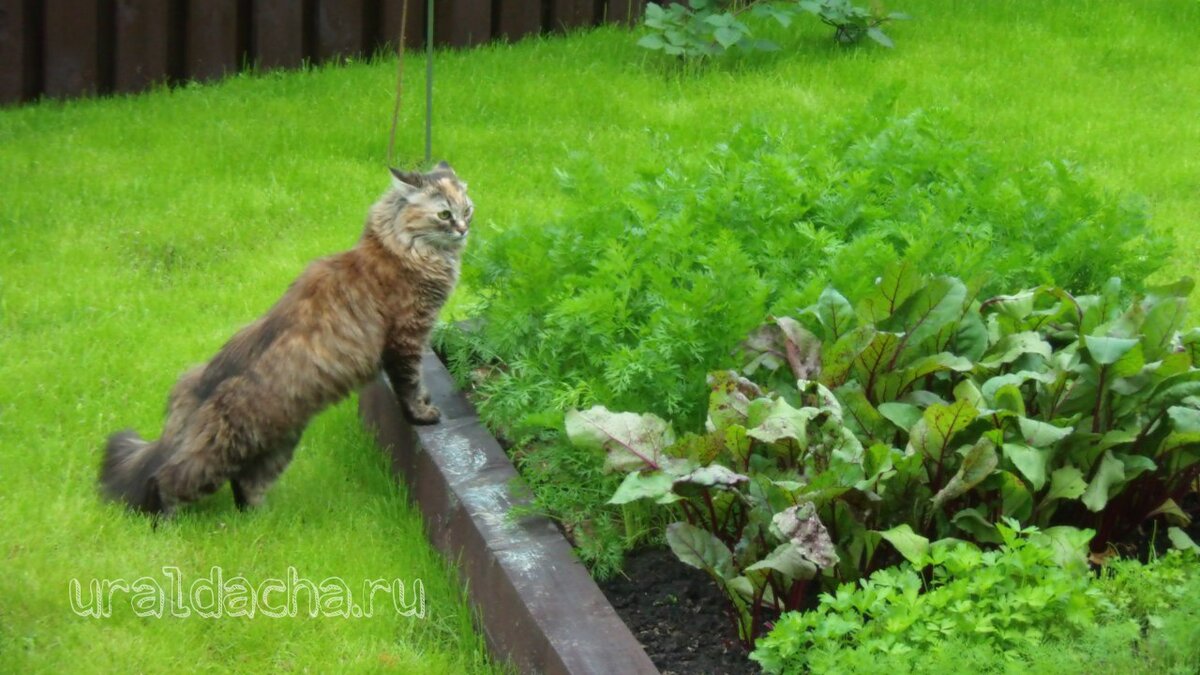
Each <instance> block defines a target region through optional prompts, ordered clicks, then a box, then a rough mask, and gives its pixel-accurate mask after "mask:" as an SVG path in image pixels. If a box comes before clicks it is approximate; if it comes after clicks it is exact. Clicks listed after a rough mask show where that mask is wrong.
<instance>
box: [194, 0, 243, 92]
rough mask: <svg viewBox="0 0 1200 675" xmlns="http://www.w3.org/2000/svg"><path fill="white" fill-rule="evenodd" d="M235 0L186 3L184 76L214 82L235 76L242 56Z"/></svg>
mask: <svg viewBox="0 0 1200 675" xmlns="http://www.w3.org/2000/svg"><path fill="white" fill-rule="evenodd" d="M240 51H241V45H240V44H239V39H238V5H237V0H193V1H192V2H189V3H187V48H186V50H185V54H186V57H185V59H184V67H185V69H186V71H187V72H186V73H185V75H186V76H187V77H188V78H191V79H194V80H213V79H217V78H219V77H221V76H223V75H225V74H227V73H235V72H237V70H238V66H240V65H241V64H240V63H239V62H238V60H239V57H240V56H241V53H240Z"/></svg>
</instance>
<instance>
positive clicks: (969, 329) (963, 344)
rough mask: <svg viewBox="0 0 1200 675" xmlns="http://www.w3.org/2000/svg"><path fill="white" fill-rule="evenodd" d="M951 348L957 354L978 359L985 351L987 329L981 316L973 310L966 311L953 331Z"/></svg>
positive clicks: (973, 359)
mask: <svg viewBox="0 0 1200 675" xmlns="http://www.w3.org/2000/svg"><path fill="white" fill-rule="evenodd" d="M952 347H953V348H952V350H951V351H953V352H954V353H955V354H958V355H959V356H964V357H966V358H967V359H970V360H971V361H978V360H979V359H980V358H981V357H983V355H984V353H985V352H987V348H988V331H987V326H986V325H985V324H984V323H983V318H982V317H980V316H979V312H977V311H975V310H971V311H968V312H967V313H966V314H965V315H963V317H962V319H961V320H960V321H959V322H958V326H957V327H956V329H955V331H954V341H953V343H952Z"/></svg>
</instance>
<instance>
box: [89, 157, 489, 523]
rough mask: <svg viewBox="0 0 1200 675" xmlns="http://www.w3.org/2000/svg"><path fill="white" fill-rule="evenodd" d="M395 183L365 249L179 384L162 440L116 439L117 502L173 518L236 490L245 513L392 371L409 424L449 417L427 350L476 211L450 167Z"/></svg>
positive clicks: (109, 459)
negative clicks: (322, 424) (309, 440)
mask: <svg viewBox="0 0 1200 675" xmlns="http://www.w3.org/2000/svg"><path fill="white" fill-rule="evenodd" d="M392 173H393V181H392V183H393V186H392V189H390V190H389V191H388V192H387V193H386V194H384V195H383V197H381V198H380V199H379V201H377V202H376V203H375V205H374V206H373V207H372V208H371V210H370V215H369V216H368V218H367V224H366V228H365V231H364V232H363V235H362V237H361V239H360V240H359V241H358V243H357V245H355V246H354V248H352V249H350V250H349V251H346V252H344V253H340V254H337V255H333V256H330V257H327V258H322V259H320V260H317V261H315V262H313V263H312V264H311V265H310V266H309V267H308V269H306V270H305V271H304V273H303V274H301V275H300V277H299V278H298V279H296V281H295V282H293V283H292V285H291V286H290V287H289V288H288V290H287V292H286V293H285V294H284V296H283V298H281V299H280V300H279V301H278V302H277V303H275V305H274V306H273V307H271V309H270V310H268V311H267V313H266V314H265V315H264V316H263V317H261V318H260V319H258V320H257V321H255V322H254V323H252V324H250V325H249V326H247V327H245V328H243V329H242V330H241V331H239V332H238V333H237V334H236V335H234V336H233V338H232V339H230V340H229V342H227V343H226V344H225V346H224V347H222V348H221V350H220V351H219V352H218V353H217V355H216V356H215V357H213V359H212V360H211V361H209V362H208V363H207V364H205V365H202V366H198V367H196V368H193V369H192V370H190V371H188V372H187V373H186V374H184V375H183V377H182V378H180V380H179V381H178V382H177V383H176V384H175V387H174V388H173V389H172V391H171V395H170V398H169V401H168V407H167V419H166V423H165V425H164V428H163V433H162V437H161V438H159V439H158V440H156V441H145V440H142V439H141V438H140V437H139V436H138V435H137V434H136V433H134V432H133V431H123V432H119V433H116V434H114V435H113V436H111V437H110V438H109V440H108V445H107V448H106V450H105V456H104V462H103V465H102V467H101V470H100V483H101V489H102V492H103V493H104V494H105V495H107V496H108V497H109V498H111V499H114V500H118V501H122V502H124V503H126V504H128V505H129V506H130V507H131V508H133V509H135V510H138V511H143V512H147V513H167V514H169V513H170V512H172V510H173V509H174V508H175V506H176V505H178V504H180V503H185V502H190V501H193V500H196V499H199V498H200V497H202V496H204V495H207V494H210V493H212V492H214V491H216V490H217V489H218V488H220V487H221V486H222V485H223V484H224V483H225V482H226V481H229V482H230V483H231V484H232V486H233V494H234V499H235V501H236V503H237V504H238V506H239V507H242V508H244V507H246V506H251V505H254V504H257V503H258V502H259V501H261V499H262V496H263V493H264V492H265V491H266V490H267V488H268V487H269V486H270V485H271V484H272V483H273V482H274V481H275V479H276V478H277V477H278V476H279V474H280V473H281V472H282V471H283V470H284V468H286V467H287V465H288V463H289V462H290V460H291V457H292V452H293V450H294V449H295V447H296V444H297V442H298V441H299V440H300V435H301V434H302V433H303V431H304V428H305V426H306V425H307V424H308V421H309V420H310V419H311V418H312V417H313V415H315V414H316V413H317V412H319V411H321V410H322V409H324V408H326V407H327V406H329V405H330V404H332V403H334V402H336V401H338V400H340V399H342V398H343V397H345V396H346V395H347V394H349V393H350V392H351V391H353V390H354V389H356V388H357V387H359V386H361V385H362V384H364V383H366V382H367V381H369V380H371V379H372V378H374V377H375V376H376V374H377V373H378V372H379V370H380V368H382V369H383V370H384V372H385V373H386V374H387V376H388V379H389V381H390V382H391V384H392V388H393V389H394V390H395V392H396V396H397V399H398V400H399V401H400V403H401V407H402V408H403V409H404V411H405V413H406V414H407V415H408V416H409V417H410V419H412V420H413V421H414V422H417V423H433V422H436V421H437V420H438V418H439V415H440V413H439V411H438V410H437V408H436V407H434V406H433V405H431V404H430V402H429V397H428V394H427V393H426V392H425V390H424V388H423V386H422V384H421V380H420V370H419V364H420V358H421V352H422V351H423V350H424V349H425V347H426V344H427V341H428V337H429V332H430V329H431V328H432V327H433V324H434V321H435V320H436V318H437V314H438V311H439V310H440V309H441V307H442V305H443V304H444V303H445V301H446V299H447V298H448V297H449V295H450V292H451V291H452V290H453V289H454V285H455V283H456V282H457V280H458V274H459V259H460V254H461V251H462V248H463V245H464V244H465V241H466V236H467V232H468V228H469V224H470V221H471V218H472V216H473V208H474V207H473V205H472V203H471V200H470V199H469V198H468V197H467V194H466V184H465V183H463V182H461V181H460V180H459V179H458V177H457V176H456V175H455V173H454V171H453V170H452V169H451V168H450V167H449V165H447V164H445V163H444V162H443V163H442V164H439V165H438V167H437V168H436V169H435V170H434V171H432V172H431V173H427V174H420V173H402V172H399V171H395V170H393V172H392Z"/></svg>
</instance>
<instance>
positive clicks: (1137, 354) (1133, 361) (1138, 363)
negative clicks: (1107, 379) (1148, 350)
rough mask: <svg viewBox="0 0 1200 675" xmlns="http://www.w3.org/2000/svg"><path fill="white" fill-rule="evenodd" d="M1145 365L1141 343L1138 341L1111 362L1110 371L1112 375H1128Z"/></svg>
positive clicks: (1138, 370) (1139, 370)
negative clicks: (1114, 361)
mask: <svg viewBox="0 0 1200 675" xmlns="http://www.w3.org/2000/svg"><path fill="white" fill-rule="evenodd" d="M1145 365H1146V359H1145V357H1144V356H1143V355H1142V344H1141V343H1140V342H1139V343H1137V344H1135V345H1134V346H1133V349H1130V350H1129V351H1127V352H1125V353H1124V354H1123V355H1121V358H1119V359H1117V362H1116V363H1114V364H1112V371H1111V373H1112V376H1113V377H1130V376H1132V375H1137V374H1138V373H1139V372H1141V370H1142V367H1144V366H1145Z"/></svg>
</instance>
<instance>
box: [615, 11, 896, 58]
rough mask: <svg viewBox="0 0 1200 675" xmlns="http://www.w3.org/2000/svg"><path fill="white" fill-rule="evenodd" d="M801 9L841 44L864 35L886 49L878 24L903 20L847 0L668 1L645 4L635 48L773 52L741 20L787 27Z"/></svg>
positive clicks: (701, 53)
mask: <svg viewBox="0 0 1200 675" xmlns="http://www.w3.org/2000/svg"><path fill="white" fill-rule="evenodd" d="M800 12H807V13H810V14H813V15H815V16H817V17H818V18H820V19H821V21H822V22H824V23H826V24H828V25H830V26H833V27H834V29H835V33H834V37H835V39H836V40H837V41H838V42H839V43H841V44H853V43H856V42H858V41H859V40H861V39H862V38H863V37H868V38H870V39H871V40H873V41H875V42H877V43H879V44H881V45H883V46H885V47H892V46H893V43H892V40H891V38H889V37H888V36H887V35H886V34H885V33H884V32H883V30H882V29H881V28H880V27H881V26H882V25H884V24H885V23H887V22H888V21H896V20H901V19H907V18H908V16H907V15H905V14H902V13H900V12H891V13H885V12H883V11H882V10H881V9H879V8H878V7H877V6H873V7H872V8H871V9H866V8H863V7H859V6H857V5H853V4H851V3H850V1H849V0H805V1H803V2H778V1H777V2H768V1H764V0H748V1H746V0H742V1H739V0H690V1H689V2H688V3H687V4H682V3H678V2H672V3H670V4H669V5H666V6H665V7H663V6H661V5H658V4H654V3H650V4H648V5H646V13H645V16H644V17H643V19H642V25H643V26H644V28H645V35H643V36H642V37H641V39H639V40H638V46H640V47H644V48H646V49H649V50H652V51H661V52H663V53H664V54H667V55H669V56H679V57H687V58H696V57H706V56H717V55H721V54H724V53H726V52H727V51H730V50H737V51H741V52H751V51H776V50H778V49H779V45H777V44H776V43H774V42H772V41H770V40H763V39H756V38H754V36H753V34H752V31H751V28H750V26H748V25H747V24H746V23H745V22H744V21H743V19H744V18H746V17H747V16H753V17H756V18H759V19H768V20H774V21H776V22H778V23H779V25H781V26H783V27H784V28H787V27H788V26H790V25H791V23H792V21H793V20H794V19H795V17H796V15H797V14H799V13H800Z"/></svg>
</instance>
